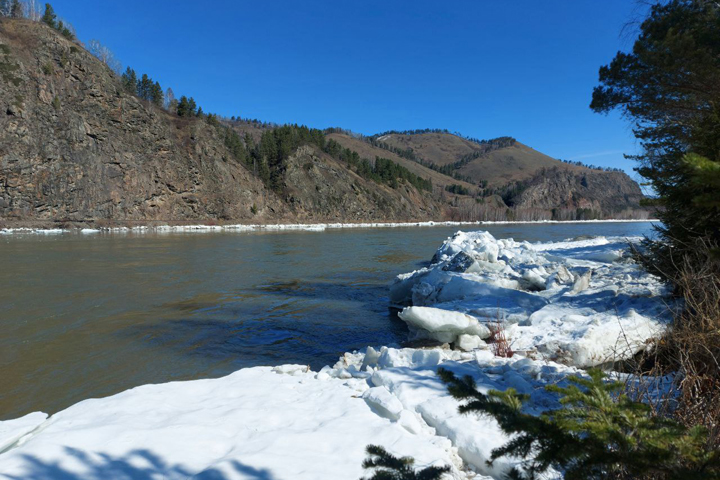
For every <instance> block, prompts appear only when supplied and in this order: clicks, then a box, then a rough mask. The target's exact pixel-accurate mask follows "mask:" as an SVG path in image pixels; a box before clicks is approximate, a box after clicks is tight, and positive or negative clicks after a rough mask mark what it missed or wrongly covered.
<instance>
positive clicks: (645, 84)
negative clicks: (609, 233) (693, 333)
mask: <svg viewBox="0 0 720 480" xmlns="http://www.w3.org/2000/svg"><path fill="white" fill-rule="evenodd" d="M719 25H720V4H718V2H716V1H710V0H670V1H667V2H657V3H656V4H655V5H653V6H652V8H651V9H650V13H649V15H648V17H647V19H646V20H645V21H644V22H643V23H642V25H641V27H640V35H639V37H638V39H637V40H636V41H635V45H634V46H633V49H632V51H631V52H630V53H623V52H619V53H618V54H617V55H616V56H615V58H614V59H613V60H612V62H611V63H610V64H609V65H607V66H604V67H602V68H600V85H599V86H597V87H596V88H595V90H594V91H593V97H592V103H591V104H590V107H591V108H592V109H593V110H594V111H595V112H599V113H608V112H610V111H611V110H619V111H620V112H621V113H622V114H623V115H624V116H625V117H626V118H628V119H630V120H631V121H632V122H633V124H634V133H635V136H636V137H637V138H638V139H639V140H640V141H641V142H642V145H643V147H644V153H643V154H641V155H638V156H636V157H635V158H636V159H637V160H638V161H639V164H640V167H639V168H638V169H637V170H638V171H639V172H640V174H641V175H642V176H643V177H645V178H647V179H648V180H649V181H650V184H651V185H652V187H653V189H654V190H655V192H656V193H657V195H658V197H657V199H656V203H659V204H660V205H661V206H662V207H663V209H661V210H660V211H659V216H660V219H661V220H662V221H663V223H662V226H659V227H658V229H659V232H660V240H661V241H659V242H648V243H647V246H648V247H650V248H649V250H650V252H652V257H651V258H649V259H648V261H647V262H646V264H647V266H648V267H649V268H650V269H652V270H653V271H654V273H658V274H660V275H663V276H666V277H672V276H673V274H674V273H675V270H676V269H677V266H678V265H679V264H680V263H681V262H679V259H681V258H682V256H683V255H685V254H686V253H688V252H689V250H690V249H692V247H691V245H693V244H694V243H695V242H694V241H695V240H696V239H698V238H708V239H710V240H711V241H713V242H715V243H720V207H719V206H718V205H717V203H716V202H711V201H710V202H708V201H706V200H707V199H708V198H718V197H720V190H718V188H717V184H716V183H714V182H705V181H699V177H698V175H704V174H709V175H712V172H717V169H718V168H719V167H718V166H719V165H720V102H719V101H718V99H719V98H720V82H718V81H717V80H718V78H720V28H719ZM689 154H693V155H696V157H688V155H689ZM699 157H704V158H705V160H706V161H703V162H702V165H700V164H698V163H697V161H694V160H692V158H699ZM715 175H717V174H715ZM718 275H720V272H718Z"/></svg>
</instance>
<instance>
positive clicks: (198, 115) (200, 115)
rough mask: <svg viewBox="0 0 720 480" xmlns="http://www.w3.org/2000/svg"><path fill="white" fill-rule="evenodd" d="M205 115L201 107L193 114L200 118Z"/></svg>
mask: <svg viewBox="0 0 720 480" xmlns="http://www.w3.org/2000/svg"><path fill="white" fill-rule="evenodd" d="M204 115H205V112H203V109H202V107H200V108H198V110H197V112H196V113H195V116H197V117H199V118H202V117H203V116H204Z"/></svg>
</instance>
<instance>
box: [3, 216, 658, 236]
mask: <svg viewBox="0 0 720 480" xmlns="http://www.w3.org/2000/svg"><path fill="white" fill-rule="evenodd" d="M648 222H655V223H657V222H659V220H653V219H650V220H575V221H555V220H537V221H524V222H522V221H518V222H509V221H498V222H449V221H448V222H432V221H430V222H371V223H287V224H248V225H244V224H235V225H201V224H200V225H157V226H147V225H142V226H137V227H113V228H83V229H81V230H80V232H81V233H83V234H93V233H103V232H107V233H171V232H255V231H267V232H276V231H296V230H298V231H307V232H322V231H325V230H328V229H349V228H401V227H463V226H480V225H515V224H537V225H544V224H556V223H648ZM71 231H73V230H64V229H61V228H1V229H0V235H12V234H39V235H51V234H61V233H68V232H71Z"/></svg>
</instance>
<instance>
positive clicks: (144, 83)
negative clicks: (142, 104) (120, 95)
mask: <svg viewBox="0 0 720 480" xmlns="http://www.w3.org/2000/svg"><path fill="white" fill-rule="evenodd" d="M152 91H153V81H152V79H151V78H150V77H148V75H147V73H143V76H142V78H141V79H140V81H139V82H138V84H137V96H138V97H140V98H142V99H143V100H152Z"/></svg>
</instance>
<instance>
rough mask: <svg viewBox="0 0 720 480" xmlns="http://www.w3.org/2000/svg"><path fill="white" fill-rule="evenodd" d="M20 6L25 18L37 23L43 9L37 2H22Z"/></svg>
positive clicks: (33, 0)
mask: <svg viewBox="0 0 720 480" xmlns="http://www.w3.org/2000/svg"><path fill="white" fill-rule="evenodd" d="M22 4H23V14H24V15H25V18H27V19H29V20H32V21H33V22H39V21H40V19H41V18H42V15H43V11H44V8H45V7H43V5H42V4H41V3H40V2H39V1H38V0H23V2H22Z"/></svg>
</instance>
